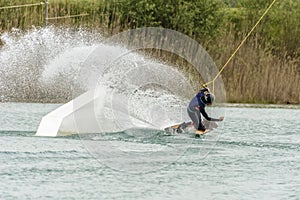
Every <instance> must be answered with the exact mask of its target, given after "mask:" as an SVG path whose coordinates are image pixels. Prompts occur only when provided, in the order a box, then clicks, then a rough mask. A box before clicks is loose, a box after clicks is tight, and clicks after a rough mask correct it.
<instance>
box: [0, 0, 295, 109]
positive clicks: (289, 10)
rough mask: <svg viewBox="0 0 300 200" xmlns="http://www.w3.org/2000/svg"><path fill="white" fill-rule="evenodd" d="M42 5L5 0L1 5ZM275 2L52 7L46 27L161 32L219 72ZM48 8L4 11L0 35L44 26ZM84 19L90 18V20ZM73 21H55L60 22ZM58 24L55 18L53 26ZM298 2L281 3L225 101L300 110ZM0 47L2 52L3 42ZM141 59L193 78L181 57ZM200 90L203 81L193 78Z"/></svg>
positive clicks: (231, 79) (93, 0) (92, 2)
mask: <svg viewBox="0 0 300 200" xmlns="http://www.w3.org/2000/svg"><path fill="white" fill-rule="evenodd" d="M40 2H45V1H44V0H43V1H40V0H2V1H1V2H0V8H1V7H4V6H13V5H26V4H38V3H40ZM271 3H272V0H266V1H253V0H210V1H204V0H178V1H173V0H118V1H117V0H49V9H48V11H49V18H50V19H49V20H48V24H49V25H53V26H64V27H72V28H86V29H87V30H91V31H95V30H97V31H99V30H100V31H101V32H102V33H103V34H104V36H107V37H108V36H111V35H114V34H117V33H119V32H122V31H125V30H129V29H135V28H139V27H163V28H168V29H172V30H176V31H179V32H181V33H183V34H186V35H188V36H190V37H191V38H193V39H195V40H196V41H198V42H199V43H200V44H201V45H202V46H203V47H204V48H205V49H206V50H207V51H208V53H209V54H210V56H211V57H212V59H213V60H214V61H215V63H216V65H217V66H218V67H219V68H221V67H222V66H223V65H224V64H225V63H226V61H227V60H228V58H229V57H230V56H231V54H232V53H233V52H234V50H235V49H236V47H237V46H238V45H239V43H240V42H241V41H242V40H243V39H244V37H245V36H246V34H247V33H248V32H249V31H250V29H251V28H252V27H253V25H254V24H255V23H256V22H257V20H258V19H259V17H260V16H261V15H262V13H263V12H264V11H265V9H266V8H267V7H268V6H269V5H270V4H271ZM45 12H46V7H45V4H41V5H35V6H28V7H20V8H6V9H0V36H1V34H2V33H4V32H10V31H11V30H12V28H18V29H21V30H29V29H31V28H32V26H35V27H44V26H45V22H46V16H45ZM85 14H86V15H85ZM74 15H83V16H77V17H76V16H75V17H71V18H58V17H61V16H74ZM55 18H56V19H55ZM299 21H300V1H299V0H287V1H277V2H276V3H275V5H274V6H273V7H272V9H271V10H270V11H269V13H268V14H267V15H266V16H265V18H264V19H263V20H262V21H261V23H260V24H259V25H258V27H257V28H256V29H255V30H254V32H253V34H252V35H251V36H250V37H249V38H248V40H247V41H246V43H245V44H244V45H243V46H242V48H241V49H240V50H239V52H238V53H237V54H236V55H235V57H234V58H233V60H232V61H231V62H230V63H229V65H228V66H227V67H226V68H225V70H224V71H223V73H222V76H221V77H222V79H223V81H224V85H225V89H226V95H227V102H232V103H272V104H300V46H299V44H300V37H299V36H300V23H299ZM1 45H5V44H3V43H2V42H1V40H0V48H1ZM144 53H146V54H147V55H149V56H153V57H155V58H157V59H162V60H164V61H166V62H170V63H171V64H172V65H174V66H177V67H178V68H180V69H181V70H183V71H184V72H185V73H187V74H189V75H190V74H195V72H194V71H193V70H192V67H191V66H189V64H188V63H187V62H186V61H185V60H183V59H181V58H179V57H178V56H176V55H172V54H170V53H168V52H163V51H160V50H157V49H148V50H146V51H145V52H144ZM190 77H193V78H192V82H193V83H194V85H197V86H198V87H197V89H200V88H201V84H200V83H202V80H201V79H200V77H199V76H193V75H192V76H190Z"/></svg>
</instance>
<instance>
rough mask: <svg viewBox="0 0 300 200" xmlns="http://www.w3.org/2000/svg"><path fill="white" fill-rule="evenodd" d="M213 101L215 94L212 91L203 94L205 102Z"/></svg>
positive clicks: (210, 102)
mask: <svg viewBox="0 0 300 200" xmlns="http://www.w3.org/2000/svg"><path fill="white" fill-rule="evenodd" d="M214 101H215V95H214V94H212V93H208V94H206V95H205V96H204V103H205V104H212V103H213V102H214Z"/></svg>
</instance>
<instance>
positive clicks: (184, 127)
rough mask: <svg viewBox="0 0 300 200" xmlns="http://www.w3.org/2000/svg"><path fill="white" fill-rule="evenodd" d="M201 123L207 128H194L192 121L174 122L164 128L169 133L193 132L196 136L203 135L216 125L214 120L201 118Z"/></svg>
mask: <svg viewBox="0 0 300 200" xmlns="http://www.w3.org/2000/svg"><path fill="white" fill-rule="evenodd" d="M202 123H203V125H204V126H205V127H206V128H207V129H206V130H205V131H199V130H196V129H195V127H194V124H193V123H192V122H183V123H180V124H175V125H172V126H169V127H166V128H165V129H164V130H165V131H166V132H167V133H170V134H180V133H189V132H193V133H194V134H195V135H196V136H200V135H204V134H206V133H208V132H209V131H211V130H213V129H215V128H217V127H218V125H217V123H216V122H213V121H207V120H202Z"/></svg>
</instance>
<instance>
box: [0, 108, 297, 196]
mask: <svg viewBox="0 0 300 200" xmlns="http://www.w3.org/2000/svg"><path fill="white" fill-rule="evenodd" d="M58 106H59V105H56V104H21V103H2V104H0V116H1V120H0V162H1V164H0V179H1V181H0V190H1V191H0V199H299V198H300V107H299V106H282V107H280V108H277V107H274V106H263V107H261V108H253V107H243V106H239V105H230V106H229V107H226V108H225V111H226V115H225V122H224V124H222V125H221V126H220V127H219V128H218V129H217V130H216V131H215V132H211V133H209V134H207V135H206V136H204V137H202V138H194V136H193V135H191V134H185V135H167V134H165V133H164V132H162V131H154V130H128V131H125V132H119V133H105V134H104V133H102V134H90V135H85V136H68V137H57V138H47V137H35V136H34V134H35V132H36V130H37V127H38V125H39V122H40V120H41V117H42V116H43V115H44V114H46V113H48V112H49V111H51V110H53V109H55V108H56V107H58ZM223 109H224V108H223Z"/></svg>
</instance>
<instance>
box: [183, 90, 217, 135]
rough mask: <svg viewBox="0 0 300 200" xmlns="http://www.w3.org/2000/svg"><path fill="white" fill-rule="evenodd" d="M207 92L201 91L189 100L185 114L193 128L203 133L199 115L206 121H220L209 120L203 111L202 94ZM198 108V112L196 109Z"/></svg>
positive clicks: (203, 127) (203, 128)
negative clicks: (186, 113) (191, 122)
mask: <svg viewBox="0 0 300 200" xmlns="http://www.w3.org/2000/svg"><path fill="white" fill-rule="evenodd" d="M206 91H208V89H206V88H205V89H202V90H200V92H199V93H198V94H197V95H196V96H195V97H194V98H193V99H192V100H191V102H190V104H189V106H188V108H187V112H188V115H189V116H190V118H191V120H192V121H193V122H194V126H195V128H196V129H197V130H201V131H204V130H205V126H204V125H203V124H202V122H201V114H202V115H203V117H204V118H205V119H207V120H208V121H220V120H219V119H215V118H211V117H209V116H208V115H207V113H206V111H205V103H204V102H203V98H202V97H204V95H205V94H204V92H206ZM198 106H199V110H197V109H196V107H198ZM200 113H201V114H200Z"/></svg>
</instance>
